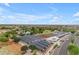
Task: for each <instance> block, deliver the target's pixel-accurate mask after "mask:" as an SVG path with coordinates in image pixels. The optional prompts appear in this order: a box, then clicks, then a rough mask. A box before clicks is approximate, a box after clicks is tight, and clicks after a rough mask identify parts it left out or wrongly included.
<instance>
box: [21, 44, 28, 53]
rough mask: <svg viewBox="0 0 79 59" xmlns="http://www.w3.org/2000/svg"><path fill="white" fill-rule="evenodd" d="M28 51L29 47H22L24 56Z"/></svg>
mask: <svg viewBox="0 0 79 59" xmlns="http://www.w3.org/2000/svg"><path fill="white" fill-rule="evenodd" d="M26 50H28V47H27V46H26V45H25V46H22V47H21V51H22V54H25V53H26Z"/></svg>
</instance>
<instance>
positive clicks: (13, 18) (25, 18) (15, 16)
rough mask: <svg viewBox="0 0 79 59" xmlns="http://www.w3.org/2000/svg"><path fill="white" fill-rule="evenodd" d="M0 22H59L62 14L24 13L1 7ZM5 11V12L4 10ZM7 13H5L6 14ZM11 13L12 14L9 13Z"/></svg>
mask: <svg viewBox="0 0 79 59" xmlns="http://www.w3.org/2000/svg"><path fill="white" fill-rule="evenodd" d="M0 10H1V11H0V13H1V14H0V20H1V21H0V23H10V24H13V23H14V24H16V23H17V24H35V23H41V24H42V23H45V22H46V21H47V22H49V23H52V22H58V21H59V18H61V16H59V15H53V14H43V15H35V14H24V13H15V12H11V11H8V10H6V9H3V8H2V9H0ZM2 11H3V12H2ZM4 13H5V14H4ZM9 13H10V14H9Z"/></svg>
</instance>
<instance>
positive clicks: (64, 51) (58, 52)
mask: <svg viewBox="0 0 79 59" xmlns="http://www.w3.org/2000/svg"><path fill="white" fill-rule="evenodd" d="M69 43H70V40H65V41H64V42H63V43H62V44H61V46H60V47H59V48H57V49H55V51H54V55H67V46H68V44H69Z"/></svg>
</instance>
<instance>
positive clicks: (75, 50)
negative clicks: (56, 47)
mask: <svg viewBox="0 0 79 59" xmlns="http://www.w3.org/2000/svg"><path fill="white" fill-rule="evenodd" d="M67 49H68V52H69V54H71V55H78V54H79V48H78V47H77V46H76V45H75V44H72V43H71V44H69V46H68V48H67Z"/></svg>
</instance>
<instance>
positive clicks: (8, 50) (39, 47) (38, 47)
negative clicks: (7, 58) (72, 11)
mask: <svg viewBox="0 0 79 59" xmlns="http://www.w3.org/2000/svg"><path fill="white" fill-rule="evenodd" d="M74 27H75V29H74ZM78 30H79V29H78V26H77V25H75V26H74V25H71V26H69V25H56V26H55V25H0V55H74V54H79V31H78Z"/></svg>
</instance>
